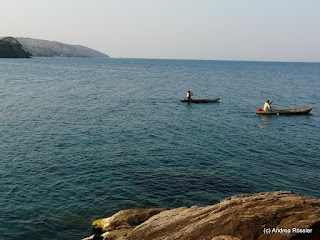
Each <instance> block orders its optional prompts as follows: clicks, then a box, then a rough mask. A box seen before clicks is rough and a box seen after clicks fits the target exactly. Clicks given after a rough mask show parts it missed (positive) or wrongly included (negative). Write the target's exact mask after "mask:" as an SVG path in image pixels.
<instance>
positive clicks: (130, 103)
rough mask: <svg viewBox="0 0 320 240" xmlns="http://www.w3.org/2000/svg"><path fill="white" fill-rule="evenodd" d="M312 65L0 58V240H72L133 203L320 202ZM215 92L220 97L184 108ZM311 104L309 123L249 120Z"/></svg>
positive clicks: (319, 86)
mask: <svg viewBox="0 0 320 240" xmlns="http://www.w3.org/2000/svg"><path fill="white" fill-rule="evenodd" d="M319 76H320V64H319V63H278V62H232V61H192V60H188V61H186V60H146V59H103V58H88V59H86V58H32V59H0V106H1V114H0V166H1V167H0V176H1V185H0V193H1V194H0V215H1V218H0V239H4V240H7V239H44V238H47V237H48V236H50V238H51V239H66V236H67V238H68V239H80V238H82V237H86V236H88V235H90V224H91V222H92V221H93V220H95V219H97V218H101V217H107V216H110V215H111V214H113V213H115V212H117V211H119V210H122V209H127V208H132V207H167V208H174V207H180V206H192V205H198V206H205V205H210V204H215V203H217V202H219V201H220V200H222V199H224V198H226V197H229V196H232V195H235V194H239V193H253V192H264V191H278V190H293V191H294V192H297V193H301V194H306V195H310V196H315V197H320V181H319V169H320V164H319V156H320V154H319V152H320V151H319V136H320V134H319V133H320V130H319V129H320V128H319V123H320V115H319V109H320V104H319V103H320V96H319V92H320V91H319V90H320V81H319ZM188 90H193V92H194V98H214V97H220V98H221V101H220V102H218V103H208V104H186V103H180V101H179V99H181V98H184V97H185V96H186V93H187V91H188ZM267 99H270V100H274V101H275V104H276V107H277V108H278V109H286V108H302V107H309V106H314V107H315V108H314V109H313V110H312V111H311V114H310V115H306V116H270V117H264V116H257V115H256V114H255V111H256V109H257V108H259V107H260V108H261V107H262V106H263V104H264V102H265V101H266V100H267Z"/></svg>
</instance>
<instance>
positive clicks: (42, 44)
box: [17, 38, 109, 58]
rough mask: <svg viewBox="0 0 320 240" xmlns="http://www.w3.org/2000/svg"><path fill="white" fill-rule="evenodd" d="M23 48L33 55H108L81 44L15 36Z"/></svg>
mask: <svg viewBox="0 0 320 240" xmlns="http://www.w3.org/2000/svg"><path fill="white" fill-rule="evenodd" d="M17 39H18V40H19V42H21V44H22V45H23V48H24V49H26V50H27V51H29V52H31V53H32V55H33V56H35V57H107V58H109V56H108V55H106V54H104V53H101V52H99V51H96V50H93V49H90V48H88V47H84V46H81V45H69V44H64V43H60V42H56V41H47V40H39V39H32V38H17Z"/></svg>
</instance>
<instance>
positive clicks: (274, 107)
mask: <svg viewBox="0 0 320 240" xmlns="http://www.w3.org/2000/svg"><path fill="white" fill-rule="evenodd" d="M271 104H272V105H273V107H271ZM269 105H270V107H271V109H272V110H273V109H274V110H277V108H276V105H274V103H273V100H272V101H271V103H270V104H269Z"/></svg>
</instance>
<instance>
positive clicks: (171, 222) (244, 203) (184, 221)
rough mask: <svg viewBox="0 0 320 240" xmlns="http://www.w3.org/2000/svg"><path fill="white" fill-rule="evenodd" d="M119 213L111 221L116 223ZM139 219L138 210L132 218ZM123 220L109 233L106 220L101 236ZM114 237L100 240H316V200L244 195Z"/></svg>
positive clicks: (166, 214) (319, 224)
mask: <svg viewBox="0 0 320 240" xmlns="http://www.w3.org/2000/svg"><path fill="white" fill-rule="evenodd" d="M130 211H132V210H130ZM121 212H122V211H121ZM121 212H119V213H118V214H116V215H114V216H112V217H111V218H114V219H116V218H118V217H120V215H121V214H120V213H121ZM139 214H140V213H139V210H137V212H136V215H137V216H139ZM122 216H123V217H124V219H122V220H121V221H122V222H124V224H120V225H118V224H115V226H113V227H109V226H112V225H113V221H114V219H111V218H108V219H109V220H105V221H106V222H108V227H107V228H105V229H103V228H102V229H103V231H105V230H107V231H108V230H109V231H110V230H111V229H114V228H116V229H117V228H118V227H119V226H126V225H127V223H128V222H130V220H128V219H131V217H130V216H129V218H128V219H126V216H125V215H122ZM146 218H147V217H146ZM117 221H118V220H117ZM138 222H139V221H137V222H136V223H138ZM116 226H118V227H116ZM129 226H131V224H129ZM122 230H123V228H122ZM112 232H113V231H111V232H106V233H104V234H103V239H106V240H109V239H114V240H116V239H122V240H123V239H130V240H160V239H161V240H164V239H165V240H173V239H179V240H184V239H185V240H187V239H188V240H200V239H201V240H218V239H219V240H228V239H229V240H238V239H258V240H267V239H270V240H278V239H279V240H280V239H281V240H282V239H295V240H298V239H313V240H318V239H320V199H317V198H312V197H306V196H301V195H299V194H294V193H292V192H287V191H286V192H284V191H282V192H274V193H259V194H243V195H237V196H234V197H231V198H228V199H225V200H223V201H221V202H220V203H219V204H216V205H214V206H208V207H195V206H194V207H191V208H187V207H182V208H177V209H172V210H167V211H159V213H158V214H156V215H155V216H152V217H150V218H149V219H148V220H146V221H145V222H143V223H141V224H140V225H138V226H136V227H135V228H134V229H132V228H131V229H130V231H128V232H127V233H122V235H121V236H112ZM111 236H112V237H111ZM110 237H111V238H110ZM97 239H98V238H97ZM101 239H102V238H101Z"/></svg>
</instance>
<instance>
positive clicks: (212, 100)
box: [180, 98, 220, 103]
mask: <svg viewBox="0 0 320 240" xmlns="http://www.w3.org/2000/svg"><path fill="white" fill-rule="evenodd" d="M219 100H220V98H205V99H181V100H180V102H187V103H210V102H217V101H219Z"/></svg>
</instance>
